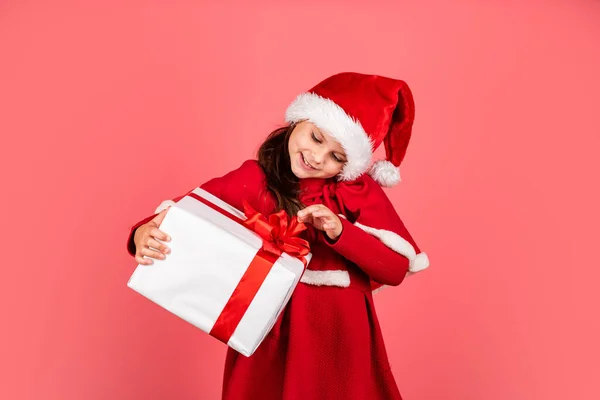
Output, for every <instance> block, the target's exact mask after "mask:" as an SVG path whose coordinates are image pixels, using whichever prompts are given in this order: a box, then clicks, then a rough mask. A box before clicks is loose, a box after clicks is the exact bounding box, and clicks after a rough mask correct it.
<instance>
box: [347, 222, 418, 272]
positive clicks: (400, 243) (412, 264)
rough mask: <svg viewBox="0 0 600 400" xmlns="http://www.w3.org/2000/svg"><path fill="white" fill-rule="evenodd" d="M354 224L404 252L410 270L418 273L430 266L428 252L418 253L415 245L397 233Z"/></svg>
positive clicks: (396, 250) (401, 252) (393, 248)
mask: <svg viewBox="0 0 600 400" xmlns="http://www.w3.org/2000/svg"><path fill="white" fill-rule="evenodd" d="M354 225H356V226H357V227H359V228H360V229H362V230H363V231H365V232H367V233H369V234H371V235H373V236H375V237H376V238H377V239H379V240H381V242H382V243H383V244H385V245H386V246H387V247H389V248H390V249H392V250H394V251H395V252H396V253H399V254H402V255H403V256H404V257H406V258H408V261H409V265H408V272H412V273H416V272H419V271H422V270H424V269H426V268H427V267H429V258H428V257H427V254H425V253H419V254H417V253H416V251H415V248H414V247H413V245H412V244H410V243H409V242H408V240H406V239H404V238H403V237H402V236H400V235H398V234H397V233H395V232H392V231H388V230H385V229H376V228H371V227H370V226H366V225H363V224H361V223H359V222H355V223H354Z"/></svg>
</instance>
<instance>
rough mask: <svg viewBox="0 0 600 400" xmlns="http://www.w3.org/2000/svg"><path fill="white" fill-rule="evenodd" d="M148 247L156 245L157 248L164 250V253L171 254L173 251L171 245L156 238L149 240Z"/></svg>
mask: <svg viewBox="0 0 600 400" xmlns="http://www.w3.org/2000/svg"><path fill="white" fill-rule="evenodd" d="M148 247H154V248H155V249H157V250H159V251H161V252H163V253H164V254H169V252H170V251H171V249H169V247H168V246H167V245H166V244H162V243H161V242H159V241H158V240H155V239H154V238H150V239H149V240H148Z"/></svg>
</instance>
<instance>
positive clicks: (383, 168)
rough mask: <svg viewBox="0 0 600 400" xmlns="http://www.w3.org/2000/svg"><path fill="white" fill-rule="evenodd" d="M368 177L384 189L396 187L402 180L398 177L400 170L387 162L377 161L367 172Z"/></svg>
mask: <svg viewBox="0 0 600 400" xmlns="http://www.w3.org/2000/svg"><path fill="white" fill-rule="evenodd" d="M369 175H371V177H372V178H373V179H374V180H375V182H377V183H379V184H380V185H381V186H384V187H392V186H396V185H397V184H398V183H399V182H400V181H401V180H402V178H401V177H400V168H398V167H396V166H395V165H394V164H392V163H391V162H389V161H388V160H379V161H377V162H376V163H375V164H373V166H372V167H371V169H370V170H369Z"/></svg>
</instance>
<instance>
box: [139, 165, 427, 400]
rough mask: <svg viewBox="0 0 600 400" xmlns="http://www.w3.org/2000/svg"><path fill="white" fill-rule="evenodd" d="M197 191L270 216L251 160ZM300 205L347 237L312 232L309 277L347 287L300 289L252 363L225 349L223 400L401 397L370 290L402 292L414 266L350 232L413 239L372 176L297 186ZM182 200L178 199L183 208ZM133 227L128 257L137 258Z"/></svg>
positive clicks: (269, 200) (269, 202) (271, 207)
mask: <svg viewBox="0 0 600 400" xmlns="http://www.w3.org/2000/svg"><path fill="white" fill-rule="evenodd" d="M201 187H202V188H203V189H205V190H207V191H209V192H211V193H212V194H214V195H215V196H217V197H219V198H221V199H222V200H224V201H225V202H227V203H229V204H231V205H232V206H234V207H236V208H238V209H243V207H242V200H243V199H246V200H247V201H248V202H249V203H250V205H251V206H253V207H254V208H255V209H256V210H257V211H259V212H262V213H264V214H267V215H268V214H271V213H273V212H275V211H276V203H275V201H274V198H273V196H272V195H271V194H270V193H269V192H268V190H267V189H266V185H265V179H264V173H263V172H262V169H261V168H260V166H259V165H258V163H257V162H256V161H254V160H249V161H246V162H245V163H243V164H242V166H241V167H240V168H238V169H236V170H235V171H232V172H230V173H228V174H226V175H224V176H223V177H220V178H215V179H212V180H210V181H208V182H206V183H205V184H203V185H201ZM301 189H302V195H301V197H300V198H301V200H302V201H303V203H304V204H306V205H310V204H325V205H327V206H328V207H329V208H330V209H332V211H334V212H335V213H338V214H343V215H345V216H346V217H347V219H342V223H343V231H342V234H341V235H340V236H339V238H338V239H337V240H336V241H335V242H333V241H330V240H328V238H326V236H325V235H324V234H323V232H320V231H316V230H315V229H314V228H312V227H310V226H309V229H308V231H306V232H305V233H306V238H307V239H308V240H309V242H310V244H311V252H312V254H313V258H312V261H311V262H310V264H309V266H308V268H309V269H310V270H313V271H347V272H348V276H349V278H350V282H349V284H348V285H347V286H346V287H340V286H330V285H329V284H327V283H321V284H319V285H314V284H306V283H303V282H301V283H299V284H298V286H297V288H296V290H295V291H294V293H293V295H292V296H291V299H290V301H289V303H288V305H287V306H286V308H285V309H284V311H283V312H282V314H281V316H280V318H279V319H278V320H277V322H276V324H275V326H274V327H273V329H272V330H271V332H270V333H269V334H268V335H267V336H266V338H265V340H264V341H263V343H262V344H261V345H260V346H259V348H258V349H257V350H256V352H255V353H254V354H253V355H252V356H251V357H245V356H244V355H241V354H239V353H238V352H236V351H235V350H233V349H231V348H228V350H227V356H226V362H225V371H224V379H223V394H222V399H223V400H242V399H244V400H246V399H252V400H254V399H269V400H295V399H302V400H312V399H314V400H316V399H344V400H346V399H357V400H358V399H365V400H367V399H368V400H379V399H380V400H395V399H401V398H402V397H401V395H400V392H399V390H398V387H397V384H396V381H395V379H394V377H393V375H392V372H391V369H390V365H389V362H388V357H387V353H386V348H385V345H384V342H383V336H382V332H381V328H380V326H379V322H378V319H377V315H376V313H375V307H374V304H373V296H372V287H376V286H378V285H382V284H385V285H390V286H396V285H399V284H400V283H401V282H402V280H403V279H404V277H405V275H406V272H407V270H408V259H407V258H405V257H404V256H402V255H400V254H398V253H396V252H394V251H392V250H390V249H389V248H388V247H386V246H385V245H384V244H382V243H381V242H380V241H379V240H378V239H377V238H375V237H373V236H371V235H369V234H368V233H366V232H364V231H363V230H361V229H360V228H358V227H356V226H354V225H353V222H355V221H359V222H360V223H362V224H364V225H368V226H371V227H376V228H379V229H387V230H391V231H393V232H395V233H397V234H399V235H401V236H402V237H403V238H405V239H406V240H408V241H409V242H410V243H411V244H412V245H413V246H414V247H415V249H416V250H417V252H419V250H418V247H417V246H416V244H415V243H414V241H413V239H412V237H410V234H409V233H408V232H407V231H406V228H405V227H404V225H403V223H402V221H401V220H400V218H399V217H398V215H397V213H396V212H395V210H394V208H393V206H392V205H391V203H390V202H389V200H388V198H387V196H385V194H384V193H383V191H382V190H381V188H380V187H379V185H378V184H377V183H375V182H374V181H373V179H372V178H370V177H369V176H368V175H363V176H362V177H360V178H358V179H357V180H355V181H353V182H347V183H342V182H335V181H334V180H332V179H328V180H323V179H305V180H302V181H301ZM179 198H181V196H180V197H177V198H175V199H173V200H174V201H177V200H178V199H179ZM152 217H153V216H150V217H148V218H145V219H144V220H142V221H140V222H139V223H137V224H136V225H135V226H133V228H132V229H131V234H130V237H129V240H128V251H129V253H130V254H132V255H133V254H135V244H134V243H133V233H134V231H135V229H136V228H137V227H138V226H139V225H141V224H142V223H145V222H147V221H148V220H150V219H151V218H152Z"/></svg>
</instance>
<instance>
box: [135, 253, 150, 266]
mask: <svg viewBox="0 0 600 400" xmlns="http://www.w3.org/2000/svg"><path fill="white" fill-rule="evenodd" d="M135 261H136V262H137V263H138V264H141V265H152V264H153V262H152V260H151V259H149V258H144V257H142V255H141V254H140V255H138V254H136V255H135Z"/></svg>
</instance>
